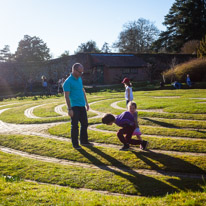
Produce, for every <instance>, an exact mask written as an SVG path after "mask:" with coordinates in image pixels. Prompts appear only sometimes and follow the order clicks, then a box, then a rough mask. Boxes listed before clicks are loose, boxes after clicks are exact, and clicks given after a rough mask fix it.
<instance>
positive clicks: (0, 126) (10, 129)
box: [0, 96, 206, 196]
mask: <svg viewBox="0 0 206 206" xmlns="http://www.w3.org/2000/svg"><path fill="white" fill-rule="evenodd" d="M154 98H179V97H177V96H175V97H166V96H165V97H154ZM110 100H111V99H110ZM110 100H109V101H110ZM104 101H105V100H98V101H94V102H91V103H90V106H91V107H92V106H93V105H96V104H98V103H100V104H101V103H102V102H104ZM111 101H112V100H111ZM122 101H123V100H117V99H116V100H115V99H114V101H113V102H112V103H111V104H110V107H111V108H114V109H115V110H119V111H120V112H121V111H124V110H125V108H123V107H120V106H118V103H121V102H122ZM106 102H107V100H106ZM10 105H12V104H5V105H0V107H7V108H3V109H0V115H1V114H2V113H4V112H5V111H7V110H10V109H11V108H10V107H9V106H10ZM44 105H45V104H39V105H35V106H32V107H28V108H27V109H26V110H25V111H24V115H25V116H26V117H27V118H29V119H38V118H42V117H38V116H36V115H34V113H33V112H34V110H35V109H37V108H40V107H42V106H44ZM64 106H65V104H62V103H59V105H58V106H55V107H54V112H55V113H57V114H58V115H60V116H65V117H66V116H67V113H66V112H65V111H63V107H64ZM90 111H91V112H92V113H95V114H96V116H93V117H90V118H89V119H98V118H101V117H102V116H103V115H104V114H105V113H104V112H103V111H102V110H100V111H97V110H96V109H90ZM139 111H143V112H151V113H152V112H155V113H168V114H169V112H164V111H163V109H148V110H139ZM154 119H155V118H154ZM68 120H69V118H68ZM181 120H185V119H181ZM186 121H187V120H186ZM190 121H191V120H190ZM202 122H204V121H202ZM61 124H62V122H51V123H40V124H14V123H6V122H4V121H2V120H0V135H4V134H6V135H13V134H21V135H34V136H40V137H42V138H46V139H51V140H53V141H57V142H59V141H63V142H68V143H69V144H71V143H70V139H69V138H67V137H63V136H57V135H51V134H49V133H48V131H47V130H48V129H49V128H51V127H54V126H58V125H59V126H58V127H61ZM98 125H99V124H96V123H95V122H94V123H91V125H90V126H89V130H91V131H96V132H100V133H105V132H107V133H108V134H110V133H111V134H112V133H113V131H105V130H102V129H98V128H97V126H98ZM149 126H150V127H152V128H155V126H154V125H149ZM140 127H141V125H140ZM163 127H164V126H163ZM191 128H192V127H191ZM191 128H186V130H187V129H191ZM180 129H181V128H180ZM192 129H195V128H192ZM202 132H204V129H203V130H202ZM145 136H148V138H152V137H159V138H162V135H159V136H158V135H151V134H150V135H149V134H148V135H145ZM164 137H165V138H171V139H178V140H189V141H193V142H195V141H203V142H204V141H205V140H204V139H201V138H195V139H194V138H188V137H178V136H164ZM93 143H94V151H95V148H96V147H97V148H98V147H101V148H107V149H109V148H113V149H115V151H116V150H117V151H118V149H119V148H120V147H121V146H120V145H117V144H105V143H98V142H95V141H94V142H93ZM2 144H3V143H1V146H0V150H1V152H3V153H10V154H14V155H18V156H22V157H23V158H29V159H34V160H37V161H40V162H41V161H42V162H47V163H54V164H57V165H58V164H60V165H63V166H65V165H69V166H74V168H76V167H78V168H79V167H82V168H85V169H86V168H91V169H92V170H93V171H99V172H100V173H101V171H107V172H110V173H111V172H112V173H115V174H118V173H119V172H120V173H122V172H126V173H129V174H132V173H133V172H134V174H135V175H137V174H140V175H144V176H145V177H146V176H148V177H149V176H156V177H157V179H158V180H160V179H161V178H163V179H164V177H168V176H171V177H175V178H183V179H191V180H190V181H193V180H194V181H195V179H200V180H201V179H202V178H203V177H204V178H206V173H204V172H203V174H198V173H188V172H171V171H166V170H164V169H162V170H159V169H134V168H130V167H126V166H125V165H124V164H122V166H121V164H120V166H112V165H101V164H100V165H98V164H88V163H84V162H81V161H71V160H69V159H68V160H66V159H60V158H55V157H52V156H45V155H40V154H35V153H33V154H31V153H29V152H26V151H21V150H18V149H15V146H14V148H11V147H6V146H4V145H2ZM83 150H84V148H83ZM132 150H133V151H135V152H140V150H139V149H138V148H135V147H133V148H132ZM132 150H131V151H132ZM150 151H151V152H153V153H159V154H167V155H182V156H191V157H202V158H203V157H204V156H205V153H201V152H180V151H171V150H170V151H169V150H168V151H165V150H159V149H151V150H150ZM143 153H145V154H147V153H148V152H147V151H145V152H143ZM121 155H123V154H122V153H121ZM105 157H106V156H105ZM145 157H146V156H145ZM117 160H118V159H117ZM96 161H97V162H98V161H99V160H98V159H96ZM115 161H116V160H115ZM145 161H146V159H145ZM146 162H147V161H146ZM85 171H86V170H85ZM99 172H98V173H99ZM24 179H28V178H24ZM37 182H41V181H38V180H37ZM43 182H44V181H43ZM45 183H47V181H45ZM48 183H49V182H48ZM52 184H53V183H52ZM54 184H55V183H54ZM184 184H186V183H185V182H184ZM57 185H58V182H57ZM68 186H69V185H68ZM84 188H87V187H84ZM97 188H98V189H95V187H94V189H92V188H90V187H88V188H87V189H90V190H94V191H99V192H102V191H103V190H104V192H107V193H108V194H113V192H114V194H118V193H119V192H118V190H117V191H115V189H114V190H113V189H111V191H110V190H108V191H105V189H103V190H101V187H97ZM162 188H164V187H163V186H162ZM140 191H141V189H140ZM171 191H172V190H171ZM123 193H124V192H123ZM124 194H129V193H127V192H125V193H124ZM144 194H145V195H146V192H142V195H144ZM119 195H120V194H119ZM146 196H147V195H146Z"/></svg>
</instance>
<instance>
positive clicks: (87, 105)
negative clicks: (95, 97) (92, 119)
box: [83, 88, 89, 111]
mask: <svg viewBox="0 0 206 206" xmlns="http://www.w3.org/2000/svg"><path fill="white" fill-rule="evenodd" d="M83 92H84V98H85V101H86V108H87V111H89V104H88V101H87V95H86V91H85V89H84V88H83Z"/></svg>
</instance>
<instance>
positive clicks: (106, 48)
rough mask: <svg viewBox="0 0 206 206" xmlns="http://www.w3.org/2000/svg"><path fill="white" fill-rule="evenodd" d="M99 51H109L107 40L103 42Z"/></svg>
mask: <svg viewBox="0 0 206 206" xmlns="http://www.w3.org/2000/svg"><path fill="white" fill-rule="evenodd" d="M101 51H102V52H103V53H110V52H111V49H110V48H109V44H108V43H107V42H105V43H104V44H103V46H102V49H101Z"/></svg>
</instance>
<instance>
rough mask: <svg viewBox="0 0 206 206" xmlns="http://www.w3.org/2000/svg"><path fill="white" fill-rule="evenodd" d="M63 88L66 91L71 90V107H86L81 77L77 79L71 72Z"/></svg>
mask: <svg viewBox="0 0 206 206" xmlns="http://www.w3.org/2000/svg"><path fill="white" fill-rule="evenodd" d="M63 90H64V92H70V93H69V99H70V103H71V107H75V106H78V107H84V106H85V105H86V102H85V97H84V91H83V83H82V79H81V77H79V78H78V79H76V78H75V77H74V76H73V75H72V74H70V76H69V77H68V78H67V79H66V80H65V82H64V84H63Z"/></svg>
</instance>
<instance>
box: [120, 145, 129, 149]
mask: <svg viewBox="0 0 206 206" xmlns="http://www.w3.org/2000/svg"><path fill="white" fill-rule="evenodd" d="M128 149H129V145H128V144H125V145H124V146H123V147H122V148H121V149H120V150H122V151H126V150H128Z"/></svg>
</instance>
